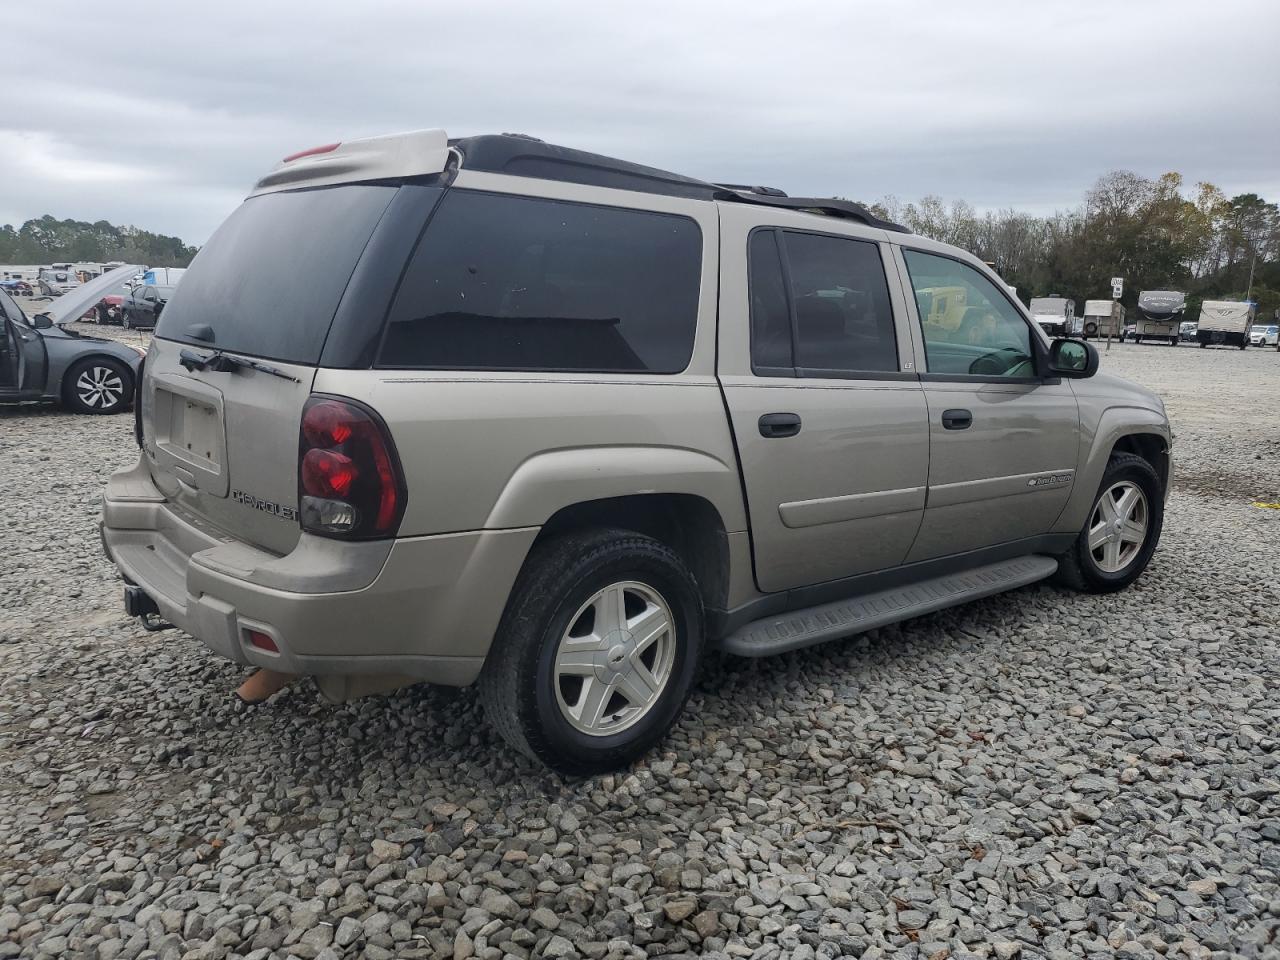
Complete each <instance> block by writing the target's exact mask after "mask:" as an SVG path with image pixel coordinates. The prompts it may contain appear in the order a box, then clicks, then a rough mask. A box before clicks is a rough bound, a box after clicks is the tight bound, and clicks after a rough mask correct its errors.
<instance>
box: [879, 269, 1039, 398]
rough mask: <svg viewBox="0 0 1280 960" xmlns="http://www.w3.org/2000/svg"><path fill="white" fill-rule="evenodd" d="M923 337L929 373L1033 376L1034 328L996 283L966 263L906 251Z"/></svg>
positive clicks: (1002, 376) (977, 375)
mask: <svg viewBox="0 0 1280 960" xmlns="http://www.w3.org/2000/svg"><path fill="white" fill-rule="evenodd" d="M902 255H903V257H904V259H905V260H906V262H907V272H908V273H909V274H910V275H911V287H912V290H913V292H914V293H915V298H916V306H917V308H918V309H919V312H920V326H921V328H922V330H923V332H924V346H925V358H926V360H927V363H928V368H929V370H928V372H929V373H935V374H950V375H960V376H975V377H1001V378H1010V377H1013V378H1019V379H1020V378H1025V377H1034V376H1035V360H1034V358H1033V354H1032V351H1031V329H1030V327H1028V326H1027V323H1026V321H1025V320H1023V319H1022V315H1021V314H1020V313H1018V311H1017V310H1015V309H1014V307H1013V305H1012V304H1011V303H1009V301H1008V300H1007V299H1005V297H1004V295H1003V294H1001V293H1000V291H999V290H998V289H996V286H995V284H993V283H992V282H991V281H990V280H988V279H987V278H986V277H984V276H983V275H982V274H981V273H979V272H978V271H977V270H975V269H973V267H971V266H969V265H968V264H964V263H961V262H960V261H958V260H952V259H951V258H949V257H939V256H935V255H933V254H929V253H922V252H921V251H919V250H906V249H904V250H903V251H902Z"/></svg>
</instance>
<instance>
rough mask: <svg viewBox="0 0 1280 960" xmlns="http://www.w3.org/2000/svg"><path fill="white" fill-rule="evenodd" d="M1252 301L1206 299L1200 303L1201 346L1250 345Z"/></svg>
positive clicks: (1199, 328) (1198, 332)
mask: <svg viewBox="0 0 1280 960" xmlns="http://www.w3.org/2000/svg"><path fill="white" fill-rule="evenodd" d="M1253 314H1254V307H1253V304H1252V303H1248V302H1246V301H1241V300H1206V301H1205V302H1204V303H1202V304H1200V323H1199V324H1198V325H1197V327H1196V339H1197V340H1199V341H1200V346H1202V347H1207V346H1209V344H1211V343H1212V344H1222V345H1225V346H1229V347H1239V348H1240V349H1241V350H1243V349H1244V348H1245V347H1247V346H1248V345H1249V327H1250V325H1251V324H1252V323H1253Z"/></svg>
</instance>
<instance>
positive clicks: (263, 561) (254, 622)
mask: <svg viewBox="0 0 1280 960" xmlns="http://www.w3.org/2000/svg"><path fill="white" fill-rule="evenodd" d="M537 532H538V531H537V528H536V527H529V528H520V529H515V530H483V531H473V532H468V533H454V534H443V535H440V536H432V537H409V538H405V539H400V540H394V541H380V542H371V543H351V544H346V543H340V542H338V541H334V540H328V539H325V538H322V537H313V536H310V535H307V534H304V535H303V536H302V538H301V539H300V540H299V541H298V545H297V546H296V547H295V548H294V550H293V551H292V552H291V553H289V554H288V555H287V556H284V557H280V556H277V555H275V554H272V553H269V552H266V551H263V550H259V549H257V548H256V547H253V546H251V545H249V544H246V543H243V542H240V541H235V540H228V539H226V538H225V537H223V536H219V535H218V533H217V532H216V531H213V530H210V529H209V528H207V527H205V526H204V525H202V524H200V523H199V521H197V520H195V518H190V517H185V516H183V515H182V514H181V513H180V512H178V511H177V510H175V509H174V508H173V507H172V506H171V505H170V504H169V503H167V502H166V501H165V499H164V497H163V496H162V495H161V494H160V492H159V491H158V490H157V489H156V488H155V486H154V485H153V484H152V483H151V481H150V477H149V476H148V475H147V472H146V469H145V467H143V466H142V465H141V464H139V466H138V467H135V468H133V469H131V470H127V471H121V472H120V473H117V474H115V475H114V476H113V477H112V478H111V481H110V483H109V484H108V487H107V492H106V494H105V496H104V500H103V519H102V541H103V546H104V548H105V549H106V552H107V555H108V556H109V557H110V558H111V560H112V561H113V562H114V563H115V564H116V566H117V568H118V569H119V570H120V573H121V574H122V576H124V578H125V580H126V581H127V582H129V583H131V584H136V585H137V586H138V587H140V588H142V590H143V591H145V593H146V594H147V596H148V597H150V598H151V600H153V601H154V603H155V606H156V609H157V610H158V611H159V615H160V616H161V617H163V618H164V619H165V620H168V621H169V622H170V623H172V624H174V625H175V626H177V627H180V628H181V629H183V630H185V631H186V632H187V633H189V634H191V635H192V636H193V637H195V638H196V639H198V640H199V641H200V642H202V643H203V644H204V645H205V646H207V647H208V648H209V649H210V650H212V651H213V652H215V653H217V654H218V655H220V656H223V657H226V658H227V659H229V660H234V661H236V662H237V663H243V664H253V665H256V666H262V667H268V668H271V669H274V670H279V671H282V672H285V673H294V674H312V675H322V676H323V675H365V676H369V675H376V676H395V677H405V678H412V679H415V680H427V681H430V682H432V683H440V684H447V685H451V686H463V685H466V684H468V683H471V682H472V681H473V680H475V679H476V677H477V676H478V675H479V673H480V668H481V667H482V666H483V664H484V658H485V656H486V654H487V653H488V649H489V644H490V643H491V641H492V639H493V634H494V631H495V630H496V629H497V625H498V620H499V618H500V617H501V615H502V610H503V608H504V606H505V604H506V600H507V595H508V594H509V592H510V590H511V587H512V585H513V584H514V582H515V578H516V574H517V573H518V572H519V570H520V566H521V564H522V563H523V562H524V558H525V555H526V554H527V553H528V550H529V547H530V546H532V544H533V540H534V538H535V537H536V536H537ZM250 630H252V631H257V632H259V633H264V634H266V635H267V636H268V637H270V638H271V639H272V641H274V643H275V645H276V647H277V648H278V652H270V651H268V650H264V649H261V648H260V647H258V646H254V645H253V644H251V643H250V641H249V633H248V632H249V631H250Z"/></svg>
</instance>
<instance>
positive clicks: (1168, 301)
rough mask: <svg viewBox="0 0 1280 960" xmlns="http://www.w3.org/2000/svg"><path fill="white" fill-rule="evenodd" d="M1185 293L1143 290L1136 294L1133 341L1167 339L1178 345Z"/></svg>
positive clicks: (1185, 305) (1184, 305) (1185, 299)
mask: <svg viewBox="0 0 1280 960" xmlns="http://www.w3.org/2000/svg"><path fill="white" fill-rule="evenodd" d="M1186 308H1187V295H1186V294H1185V293H1179V292H1178V291H1177V290H1143V291H1142V292H1141V293H1140V294H1138V311H1137V313H1138V315H1137V321H1138V322H1137V324H1136V328H1135V329H1134V331H1133V342H1134V343H1141V342H1142V341H1143V340H1168V341H1169V343H1171V344H1173V346H1175V347H1176V346H1177V345H1178V337H1179V334H1180V333H1181V327H1182V313H1183V311H1184V310H1186Z"/></svg>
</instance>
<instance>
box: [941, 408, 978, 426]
mask: <svg viewBox="0 0 1280 960" xmlns="http://www.w3.org/2000/svg"><path fill="white" fill-rule="evenodd" d="M972 423H973V414H972V413H970V412H969V411H968V410H960V409H956V410H943V411H942V425H943V426H944V427H945V428H946V429H948V430H967V429H969V427H970V425H971V424H972Z"/></svg>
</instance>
